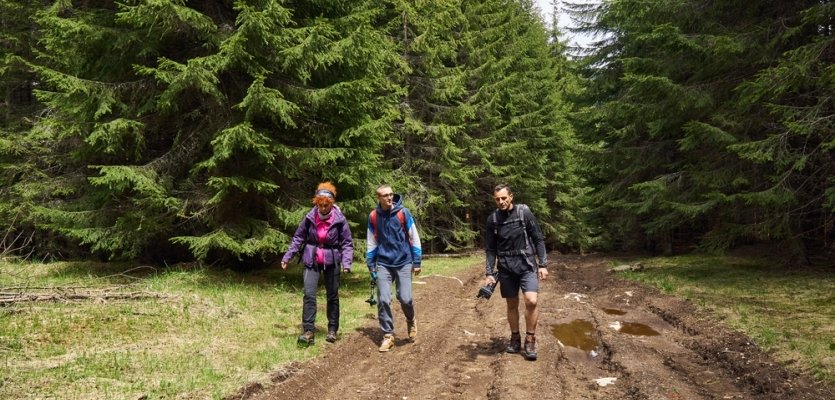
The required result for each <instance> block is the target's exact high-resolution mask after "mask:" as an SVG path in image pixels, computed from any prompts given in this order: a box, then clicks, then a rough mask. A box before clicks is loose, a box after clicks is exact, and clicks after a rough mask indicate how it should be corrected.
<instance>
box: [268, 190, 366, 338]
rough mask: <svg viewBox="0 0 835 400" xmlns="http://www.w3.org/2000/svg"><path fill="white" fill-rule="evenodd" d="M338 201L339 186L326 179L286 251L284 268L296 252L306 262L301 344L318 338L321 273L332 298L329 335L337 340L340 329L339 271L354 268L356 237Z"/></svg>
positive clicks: (329, 311) (329, 308) (283, 262)
mask: <svg viewBox="0 0 835 400" xmlns="http://www.w3.org/2000/svg"><path fill="white" fill-rule="evenodd" d="M335 201H336V188H335V187H334V186H333V184H331V183H330V182H323V183H320V184H319V187H317V188H316V193H315V194H314V195H313V205H314V207H313V209H312V210H310V212H308V213H307V215H306V216H305V217H304V219H302V222H301V223H300V224H299V228H298V229H296V233H295V234H294V235H293V240H292V241H291V242H290V248H289V249H287V253H284V258H283V259H282V260H281V268H282V269H287V263H288V262H289V261H290V259H292V258H293V256H295V255H296V253H299V252H300V253H301V255H302V256H301V261H302V264H304V275H303V276H304V305H303V306H302V326H303V328H304V333H302V334H301V336H299V344H301V345H304V346H309V345H311V344H313V342H314V336H315V334H314V333H315V332H316V324H315V323H316V289H317V287H318V285H319V276H320V275H323V276H324V280H325V292H326V293H327V298H328V309H327V312H328V336H327V337H326V338H325V340H327V341H328V342H330V343H333V342H335V341H336V333H337V332H338V331H339V273H340V265H341V270H342V272H351V262H352V261H353V255H354V241H353V239H352V238H351V229H350V228H349V227H348V221H347V220H346V219H345V215H343V214H342V211H341V210H339V207H337V206H336V205H335V204H334V202H335Z"/></svg>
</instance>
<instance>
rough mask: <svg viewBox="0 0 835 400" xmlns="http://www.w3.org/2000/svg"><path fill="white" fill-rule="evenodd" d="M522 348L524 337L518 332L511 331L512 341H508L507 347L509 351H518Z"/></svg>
mask: <svg viewBox="0 0 835 400" xmlns="http://www.w3.org/2000/svg"><path fill="white" fill-rule="evenodd" d="M521 349H522V337H521V336H519V334H518V333H511V334H510V343H508V345H507V348H506V349H505V351H506V352H508V353H514V354H515V353H518V352H519V350H521Z"/></svg>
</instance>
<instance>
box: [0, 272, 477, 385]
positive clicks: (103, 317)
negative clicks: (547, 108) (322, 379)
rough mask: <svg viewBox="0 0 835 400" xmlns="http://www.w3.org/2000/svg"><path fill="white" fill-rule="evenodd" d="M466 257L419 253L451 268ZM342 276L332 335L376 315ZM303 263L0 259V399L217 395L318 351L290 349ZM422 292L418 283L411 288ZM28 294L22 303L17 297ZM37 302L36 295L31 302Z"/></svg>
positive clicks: (362, 278)
mask: <svg viewBox="0 0 835 400" xmlns="http://www.w3.org/2000/svg"><path fill="white" fill-rule="evenodd" d="M479 261H482V260H481V259H480V258H476V257H464V258H437V259H429V260H426V261H425V262H424V264H423V267H424V273H425V274H432V275H436V274H438V275H445V274H450V275H451V274H453V273H454V272H455V271H458V270H462V269H465V268H468V267H472V266H474V265H475V264H477V263H478V262H479ZM354 271H355V272H354V273H352V274H350V275H346V274H343V275H342V284H341V287H340V295H341V307H340V308H341V314H342V315H341V328H340V331H341V333H342V334H348V333H351V332H354V331H355V329H356V328H357V327H359V326H361V325H363V324H365V323H367V322H369V320H374V319H376V308H371V307H369V305H368V304H367V303H365V300H366V299H368V295H369V283H368V272H367V271H366V270H365V265H364V263H362V262H358V263H356V264H355V268H354ZM301 282H302V279H301V268H300V267H299V266H297V265H292V266H291V267H289V268H288V269H287V271H282V270H281V269H280V268H278V267H276V268H272V269H268V270H263V271H259V272H250V273H246V274H241V273H236V272H233V271H229V270H221V269H219V268H216V267H214V268H207V267H203V266H198V265H180V266H175V267H170V268H167V269H163V270H160V269H155V268H152V267H141V266H140V267H137V266H131V265H125V264H91V263H51V264H34V263H13V264H9V263H0V299H1V300H2V301H3V302H4V305H2V306H0V398H4V399H27V398H28V399H34V398H61V399H87V398H113V399H117V398H118V399H131V398H132V399H138V398H148V399H159V398H216V399H217V398H223V397H225V396H228V395H230V394H232V393H234V392H235V391H236V390H237V389H238V388H240V387H241V386H242V385H244V384H246V383H248V382H262V383H263V382H268V381H269V380H270V377H269V375H270V373H271V372H273V371H275V370H278V369H280V368H282V366H285V365H287V364H289V363H291V362H293V361H303V360H306V359H310V358H312V357H315V356H316V355H318V354H319V351H320V349H321V348H322V347H323V346H324V345H326V343H325V340H324V333H323V331H326V330H327V328H326V324H327V319H326V316H325V312H324V310H325V309H324V305H325V299H324V288H320V289H321V290H320V292H319V294H320V297H319V299H318V305H319V306H320V310H319V311H320V312H319V313H318V315H317V321H316V322H317V327H319V328H320V336H319V337H317V341H316V345H314V346H312V347H310V348H306V349H305V348H299V347H298V346H297V345H296V337H297V336H298V335H299V333H300V319H301V302H302V293H301V291H302V286H301ZM415 290H421V285H415ZM26 296H29V297H28V298H29V299H28V300H27V299H25V297H26ZM35 297H37V298H38V300H36V301H33V300H32V299H33V298H35Z"/></svg>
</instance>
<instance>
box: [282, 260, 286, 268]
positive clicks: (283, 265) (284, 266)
mask: <svg viewBox="0 0 835 400" xmlns="http://www.w3.org/2000/svg"><path fill="white" fill-rule="evenodd" d="M281 269H287V261H282V262H281Z"/></svg>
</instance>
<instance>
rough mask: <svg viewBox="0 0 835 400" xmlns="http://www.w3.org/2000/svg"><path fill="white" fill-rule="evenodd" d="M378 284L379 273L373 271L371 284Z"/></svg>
mask: <svg viewBox="0 0 835 400" xmlns="http://www.w3.org/2000/svg"><path fill="white" fill-rule="evenodd" d="M376 283H377V271H371V284H376Z"/></svg>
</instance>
